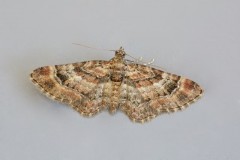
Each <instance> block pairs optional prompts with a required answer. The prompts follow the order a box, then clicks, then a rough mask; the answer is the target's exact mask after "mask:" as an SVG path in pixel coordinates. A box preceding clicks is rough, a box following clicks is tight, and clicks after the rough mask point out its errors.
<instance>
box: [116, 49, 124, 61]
mask: <svg viewBox="0 0 240 160" xmlns="http://www.w3.org/2000/svg"><path fill="white" fill-rule="evenodd" d="M125 56H126V52H125V51H124V49H123V47H120V48H119V50H116V51H115V57H117V58H121V59H122V58H124V57H125Z"/></svg>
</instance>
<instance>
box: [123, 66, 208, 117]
mask: <svg viewBox="0 0 240 160" xmlns="http://www.w3.org/2000/svg"><path fill="white" fill-rule="evenodd" d="M202 92H203V90H202V89H201V88H200V86H199V85H198V84H197V83H195V82H193V81H191V80H189V79H186V78H183V77H181V76H177V75H175V74H170V73H166V72H163V71H161V70H158V69H155V68H151V67H149V66H145V65H141V64H128V65H127V70H126V74H125V79H124V82H123V84H122V99H123V101H122V102H121V104H120V106H121V109H122V111H123V112H125V113H126V114H127V115H128V116H129V118H130V119H131V120H133V121H136V122H145V121H149V120H150V119H152V118H154V117H156V116H157V115H159V114H161V113H167V112H175V111H177V110H182V109H184V108H185V107H187V106H188V105H189V104H191V103H192V102H194V101H195V100H197V99H198V98H199V97H200V96H201V94H202Z"/></svg>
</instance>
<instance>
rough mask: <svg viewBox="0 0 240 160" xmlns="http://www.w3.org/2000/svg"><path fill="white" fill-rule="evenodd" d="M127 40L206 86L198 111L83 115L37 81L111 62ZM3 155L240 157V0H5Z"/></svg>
mask: <svg viewBox="0 0 240 160" xmlns="http://www.w3.org/2000/svg"><path fill="white" fill-rule="evenodd" d="M73 42H75V43H83V44H87V45H91V46H94V47H99V48H107V49H118V48H119V47H120V46H123V47H124V48H125V50H126V52H127V53H129V54H130V55H132V56H134V57H140V56H143V58H144V60H145V61H149V60H151V59H152V58H155V65H158V66H160V67H162V68H164V69H165V70H167V71H168V72H173V73H176V74H178V75H183V76H186V77H189V78H190V79H192V80H194V81H196V82H198V83H199V84H200V85H201V86H202V87H203V88H204V89H205V94H204V96H203V98H202V99H201V100H199V101H198V102H197V103H195V104H193V105H191V107H189V108H188V109H186V110H184V111H182V112H178V113H174V114H171V115H163V116H161V117H157V118H155V119H154V120H152V121H151V122H150V123H146V124H143V125H141V124H135V123H132V122H131V121H130V120H129V119H128V117H127V116H125V115H124V114H123V113H121V112H117V113H116V114H115V115H113V116H112V115H109V114H108V112H102V113H101V114H99V115H97V116H96V117H94V118H83V117H82V116H80V115H79V114H78V113H77V112H75V111H74V110H72V109H71V108H70V107H67V106H66V105H63V104H59V103H56V102H53V101H51V100H49V99H48V98H46V97H44V96H43V95H42V94H40V92H39V91H38V90H37V89H36V88H35V87H34V86H33V85H32V83H31V82H30V81H29V79H28V75H29V73H30V72H31V71H32V70H33V69H35V68H38V67H40V66H45V65H54V64H65V63H72V62H78V61H85V60H93V59H103V60H108V59H110V58H112V57H113V55H114V53H111V52H105V51H96V50H91V49H87V48H82V47H80V46H76V45H72V44H71V43H73ZM0 54H1V57H0V73H1V74H0V159H1V160H15V159H17V160H32V159H34V160H79V159H86V160H95V159H102V160H113V159H115V160H133V159H138V160H146V159H151V160H176V159H177V160H237V159H240V153H239V148H240V137H239V135H240V93H239V90H240V72H239V71H240V63H239V60H240V1H239V0H181V1H180V0H149V1H146V0H145V1H144V0H118V1H117V0H101V1H100V0H99V1H98V0H38V1H35V0H21V1H18V0H0Z"/></svg>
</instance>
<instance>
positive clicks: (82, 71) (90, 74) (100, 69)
mask: <svg viewBox="0 0 240 160" xmlns="http://www.w3.org/2000/svg"><path fill="white" fill-rule="evenodd" d="M31 80H32V81H33V83H34V84H36V86H38V87H39V88H40V90H41V91H42V92H43V93H44V94H45V95H47V96H48V97H50V98H52V99H54V100H57V101H60V102H63V103H66V104H69V105H70V106H72V107H73V108H74V109H75V110H77V111H78V112H79V113H81V114H82V115H84V116H92V115H95V114H97V113H98V112H99V111H101V110H102V109H104V106H103V105H102V104H103V103H104V100H105V99H106V98H104V97H103V96H104V95H103V90H104V89H105V88H106V85H108V81H109V62H108V61H87V62H80V63H72V64H66V65H56V66H45V67H41V68H38V69H36V70H34V71H33V72H32V73H31Z"/></svg>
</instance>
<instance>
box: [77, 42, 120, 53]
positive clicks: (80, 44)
mask: <svg viewBox="0 0 240 160" xmlns="http://www.w3.org/2000/svg"><path fill="white" fill-rule="evenodd" d="M72 44H75V45H79V46H82V47H85V48H91V49H95V50H103V51H114V52H115V51H116V50H114V49H103V48H96V47H91V46H87V45H84V44H80V43H72Z"/></svg>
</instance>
